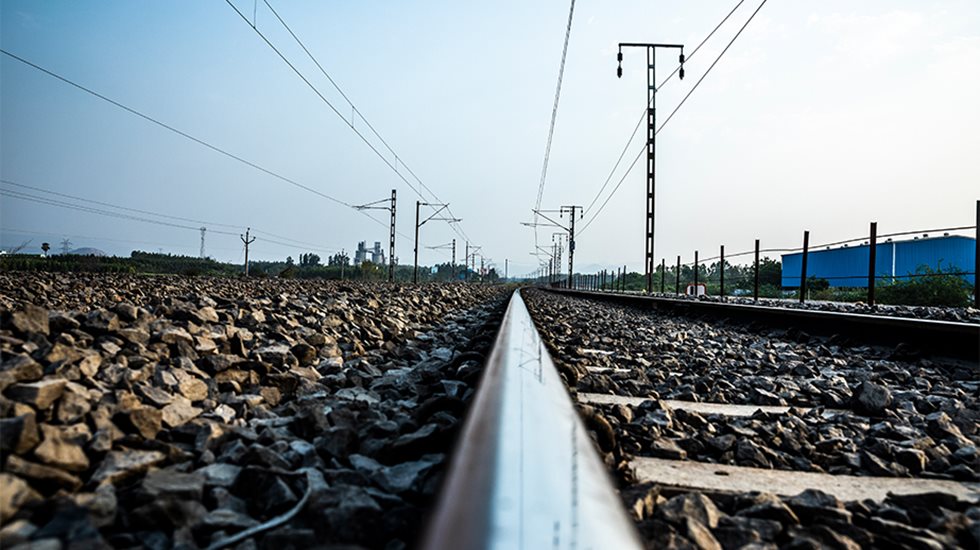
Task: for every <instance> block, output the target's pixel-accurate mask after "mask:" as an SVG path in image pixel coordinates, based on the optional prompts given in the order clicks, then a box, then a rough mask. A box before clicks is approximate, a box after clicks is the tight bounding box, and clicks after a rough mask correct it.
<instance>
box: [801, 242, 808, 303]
mask: <svg viewBox="0 0 980 550" xmlns="http://www.w3.org/2000/svg"><path fill="white" fill-rule="evenodd" d="M809 248H810V232H809V231H804V232H803V258H802V260H803V261H802V262H800V303H801V304H802V303H803V302H805V301H806V257H807V253H808V251H809Z"/></svg>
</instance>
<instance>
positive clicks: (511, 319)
mask: <svg viewBox="0 0 980 550" xmlns="http://www.w3.org/2000/svg"><path fill="white" fill-rule="evenodd" d="M421 547H422V548H426V549H430V550H434V549H439V550H443V549H453V550H455V549H458V548H528V549H531V548H569V549H574V548H581V549H585V548H623V549H629V548H637V549H638V548H642V545H641V543H640V540H639V537H638V535H637V533H636V529H635V527H634V525H633V522H632V521H631V520H630V519H629V517H628V516H627V515H626V511H625V508H624V507H623V504H622V502H621V501H620V500H619V497H618V496H617V494H616V491H615V489H614V488H613V485H612V482H611V480H610V477H609V474H608V472H607V471H606V468H605V466H604V465H603V463H602V461H601V460H600V459H599V455H598V454H597V452H596V450H595V448H594V444H593V442H592V438H591V437H590V436H589V433H588V431H586V429H585V426H584V425H583V423H582V420H581V419H580V418H579V416H578V413H577V412H576V409H575V405H574V404H573V403H572V400H571V398H570V397H569V395H568V390H567V389H566V387H565V385H564V383H563V382H562V380H561V378H560V377H559V375H558V371H557V370H556V369H555V366H554V363H553V362H552V360H551V357H550V356H549V355H548V351H547V350H546V349H545V347H544V343H543V342H542V341H541V337H540V335H539V334H538V331H537V329H536V328H535V327H534V323H533V321H532V320H531V316H530V315H529V314H528V311H527V307H526V306H525V304H524V300H523V299H522V298H521V294H520V291H519V290H518V291H515V292H514V294H513V296H512V297H511V300H510V304H509V305H508V307H507V312H506V314H505V316H504V319H503V322H502V324H501V326H500V331H499V333H498V334H497V339H496V341H495V343H494V347H493V350H492V351H491V353H490V356H489V359H488V360H487V364H486V367H485V370H484V372H483V378H482V380H481V381H480V386H479V389H478V391H477V394H476V396H475V397H474V399H473V404H472V405H471V406H470V410H469V412H468V414H467V417H466V421H465V424H464V426H463V431H462V433H461V437H460V440H459V442H458V443H457V448H456V450H455V452H454V454H453V455H452V459H451V463H450V467H449V472H448V475H447V477H446V480H445V482H444V483H443V489H442V492H441V494H440V495H439V499H438V503H437V507H436V509H435V511H434V513H433V516H432V519H431V521H430V522H429V525H428V529H427V531H426V535H425V538H424V539H423V544H422V546H421Z"/></svg>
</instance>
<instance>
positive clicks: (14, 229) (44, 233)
mask: <svg viewBox="0 0 980 550" xmlns="http://www.w3.org/2000/svg"><path fill="white" fill-rule="evenodd" d="M4 231H6V232H8V233H13V234H17V235H39V236H42V237H53V236H55V235H61V236H67V237H75V238H76V239H89V240H92V241H107V242H118V243H135V244H147V245H153V246H169V247H173V248H193V245H187V244H174V243H160V242H154V241H139V240H135V239H116V238H112V237H96V236H93V235H78V234H75V233H64V232H59V231H34V230H31V229H20V228H17V227H0V233H2V232H4ZM209 248H211V249H212V250H235V251H237V250H238V248H239V247H237V246H236V247H235V248H219V247H213V246H212V247H209Z"/></svg>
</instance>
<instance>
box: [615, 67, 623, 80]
mask: <svg viewBox="0 0 980 550" xmlns="http://www.w3.org/2000/svg"><path fill="white" fill-rule="evenodd" d="M616 77H617V78H623V66H622V65H620V66H619V67H616Z"/></svg>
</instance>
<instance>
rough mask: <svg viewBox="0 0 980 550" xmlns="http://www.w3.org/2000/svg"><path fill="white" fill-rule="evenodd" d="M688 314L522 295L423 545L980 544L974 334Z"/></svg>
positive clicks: (677, 305)
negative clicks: (625, 521) (614, 499)
mask: <svg viewBox="0 0 980 550" xmlns="http://www.w3.org/2000/svg"><path fill="white" fill-rule="evenodd" d="M525 300H526V301H527V307H526V308H525V305H524V302H525ZM692 304H696V305H692ZM701 306H702V304H700V303H697V302H686V301H679V300H650V299H647V298H640V297H624V296H622V295H609V294H600V293H583V292H567V291H566V292H561V293H556V292H546V291H542V290H536V289H530V290H525V291H523V292H521V293H516V294H515V295H514V297H513V298H512V299H511V304H510V306H509V309H508V312H507V314H506V317H505V320H504V324H503V327H502V328H501V331H500V333H499V334H498V337H497V340H496V342H495V345H494V348H493V351H492V352H491V359H490V362H489V363H488V366H487V371H486V372H485V374H484V378H483V381H482V382H481V385H480V387H479V390H478V395H477V397H476V398H475V400H474V402H473V405H472V407H471V409H470V411H469V412H468V415H467V421H466V425H465V427H464V429H463V432H462V436H461V439H460V444H459V447H458V449H457V451H456V453H455V455H453V458H452V466H451V469H450V472H449V475H448V478H447V481H446V484H445V489H444V492H443V493H442V495H441V498H440V504H439V507H438V508H437V511H436V512H435V515H434V518H435V519H434V521H433V522H432V523H431V524H430V529H429V531H428V537H427V539H426V542H425V544H424V547H426V548H458V547H488V548H489V547H493V548H514V547H528V548H532V547H544V546H551V547H561V548H577V547H583V548H584V547H592V548H604V547H616V548H629V547H637V546H638V545H639V546H646V547H664V548H690V547H698V548H739V547H742V546H744V545H747V544H755V545H758V546H756V547H792V548H817V547H840V548H852V547H858V546H860V547H881V548H892V547H919V548H938V547H966V548H969V547H976V545H977V544H980V504H978V501H980V483H978V481H980V478H978V476H977V465H978V453H977V445H978V443H980V431H978V415H977V410H978V407H977V405H978V396H977V392H978V385H977V384H978V383H977V377H976V363H975V361H974V360H973V357H974V355H973V353H972V352H971V350H970V346H971V345H972V343H973V341H974V340H973V339H974V338H975V336H976V335H975V333H973V332H969V331H966V332H964V331H963V327H959V326H955V325H956V324H955V323H937V322H922V321H919V320H907V319H898V320H896V319H884V320H881V319H869V318H868V316H857V315H841V314H836V315H815V314H814V313H813V312H801V311H799V310H790V311H785V310H783V311H775V308H753V307H738V308H724V309H723V308H719V307H716V305H714V304H712V305H705V307H701ZM527 310H530V312H529V313H528V311H527ZM528 315H530V317H533V322H532V321H531V320H530V319H529V317H528ZM792 325H796V327H793V326H792ZM799 326H805V331H804V330H801V329H800V328H798V327H799ZM535 327H536V328H535ZM915 327H919V330H924V331H926V333H925V334H922V333H919V332H916V329H915ZM923 327H924V328H923ZM973 329H974V330H975V329H976V327H973ZM852 331H853V332H852ZM538 332H540V338H541V341H539V340H538ZM833 334H837V335H838V336H832V335H833ZM841 334H849V337H847V338H844V337H842V336H841ZM958 338H965V339H966V340H967V341H966V342H965V343H964V342H963V341H962V340H960V339H958ZM937 341H941V342H942V345H935V344H936V343H937ZM867 342H873V343H874V344H876V345H874V346H872V345H867ZM881 344H885V345H888V346H890V347H881V346H880V345H881ZM899 344H901V345H899ZM542 346H543V347H544V348H545V349H542ZM549 355H550V356H549ZM552 366H553V367H554V369H556V370H555V371H554V372H552V371H551V369H552ZM564 392H569V395H571V396H572V399H567V398H559V397H558V394H562V395H564ZM573 401H575V402H576V407H577V409H578V413H579V416H580V417H581V418H582V420H583V424H577V423H576V421H575V420H574V418H572V417H574V416H575V415H574V413H571V412H570V411H571V409H572V402H573ZM528 413H530V414H528ZM583 428H584V429H585V430H586V431H587V432H588V433H589V434H590V436H591V443H592V445H591V447H592V452H593V453H596V456H598V457H599V458H600V459H601V463H602V464H604V465H605V466H606V468H605V471H602V470H603V469H602V468H599V469H598V470H597V469H596V468H584V469H579V470H576V469H574V468H569V467H568V465H569V464H573V463H575V462H576V461H584V460H585V457H584V454H588V452H587V451H584V450H583V449H582V446H581V443H582V439H583V438H582V437H580V436H576V434H578V433H579V432H578V431H577V430H581V429H583ZM568 434H572V440H571V441H569V437H568ZM576 437H578V439H575V438H576ZM572 457H576V458H572ZM592 462H596V463H597V462H599V461H598V460H594V461H592ZM583 463H584V462H583ZM514 472H523V473H524V474H523V475H518V474H515V473H514ZM532 472H539V473H532ZM548 474H550V475H548ZM584 484H589V485H591V486H594V487H595V489H594V490H590V491H588V493H589V494H590V495H591V497H590V498H588V499H583V496H582V495H583V491H582V490H581V487H582V486H583V485H584ZM604 484H610V485H605V487H606V488H605V489H603V488H602V487H603V485H604ZM613 486H615V487H616V489H617V490H618V492H619V497H620V500H621V504H620V505H619V508H620V510H621V511H625V513H626V514H627V515H628V516H629V517H630V519H631V520H632V523H633V524H634V525H635V527H636V529H635V531H634V532H635V533H636V534H637V537H638V538H636V539H634V538H632V535H624V533H623V530H622V529H620V526H621V525H622V517H621V516H620V515H619V514H617V513H616V512H615V511H614V509H615V506H614V505H613V504H612V503H611V502H610V493H611V488H612V487H613ZM532 502H533V505H529V503H532ZM461 503H466V504H465V505H462V504H461ZM576 510H577V512H576ZM621 513H622V512H621ZM570 526H574V527H570ZM610 528H613V529H612V530H613V531H615V533H611V532H610ZM616 536H618V537H619V538H612V537H616ZM613 541H614V542H613Z"/></svg>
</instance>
